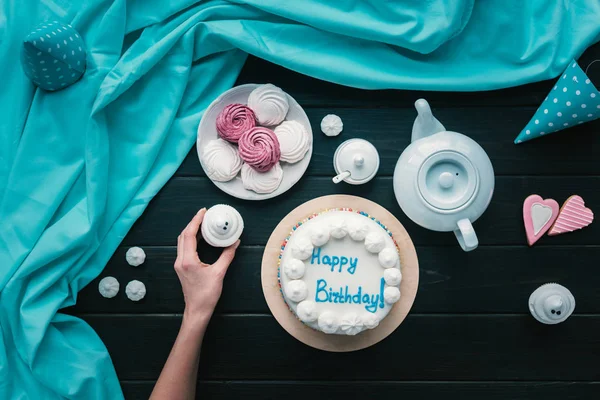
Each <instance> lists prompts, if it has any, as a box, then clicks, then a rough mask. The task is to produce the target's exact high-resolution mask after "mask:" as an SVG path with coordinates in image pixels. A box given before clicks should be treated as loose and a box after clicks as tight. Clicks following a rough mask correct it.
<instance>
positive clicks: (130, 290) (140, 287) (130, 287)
mask: <svg viewBox="0 0 600 400" xmlns="http://www.w3.org/2000/svg"><path fill="white" fill-rule="evenodd" d="M125 294H127V297H128V298H129V300H131V301H140V300H141V299H143V298H144V296H146V285H144V284H143V283H142V282H140V281H137V280H133V281H131V282H129V283H128V284H127V286H126V287H125Z"/></svg>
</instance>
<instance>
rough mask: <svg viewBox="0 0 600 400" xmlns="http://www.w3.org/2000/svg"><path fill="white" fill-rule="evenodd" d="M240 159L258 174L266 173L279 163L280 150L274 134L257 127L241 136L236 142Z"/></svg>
mask: <svg viewBox="0 0 600 400" xmlns="http://www.w3.org/2000/svg"><path fill="white" fill-rule="evenodd" d="M238 150H239V153H240V158H241V159H242V160H244V161H245V162H246V164H248V165H250V166H251V167H252V168H254V169H255V170H257V171H259V172H267V171H269V170H270V169H271V168H273V167H274V166H275V165H276V164H278V163H279V159H280V158H281V149H280V146H279V140H278V139H277V136H276V135H275V132H273V131H272V130H270V129H269V128H264V127H262V126H257V127H256V128H252V129H250V130H248V131H246V132H244V133H243V134H242V136H241V137H240V140H239V141H238Z"/></svg>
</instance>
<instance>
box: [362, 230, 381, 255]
mask: <svg viewBox="0 0 600 400" xmlns="http://www.w3.org/2000/svg"><path fill="white" fill-rule="evenodd" d="M384 247H385V236H383V233H381V232H369V233H367V236H365V248H366V249H367V250H368V251H369V252H371V253H379V252H380V251H381V250H383V248H384Z"/></svg>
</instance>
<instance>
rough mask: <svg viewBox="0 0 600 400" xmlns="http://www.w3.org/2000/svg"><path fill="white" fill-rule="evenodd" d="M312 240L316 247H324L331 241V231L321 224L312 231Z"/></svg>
mask: <svg viewBox="0 0 600 400" xmlns="http://www.w3.org/2000/svg"><path fill="white" fill-rule="evenodd" d="M310 240H311V242H312V244H313V245H314V246H316V247H320V246H323V245H324V244H325V243H327V242H328V241H329V229H328V228H327V227H326V226H324V224H319V225H317V226H315V227H314V228H312V230H311V231H310Z"/></svg>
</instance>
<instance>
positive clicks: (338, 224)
mask: <svg viewBox="0 0 600 400" xmlns="http://www.w3.org/2000/svg"><path fill="white" fill-rule="evenodd" d="M329 228H331V230H330V234H331V236H333V237H334V238H336V239H342V238H344V237H345V236H346V234H347V233H348V227H347V225H346V220H345V219H343V218H333V219H332V220H331V222H330V223H329Z"/></svg>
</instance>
